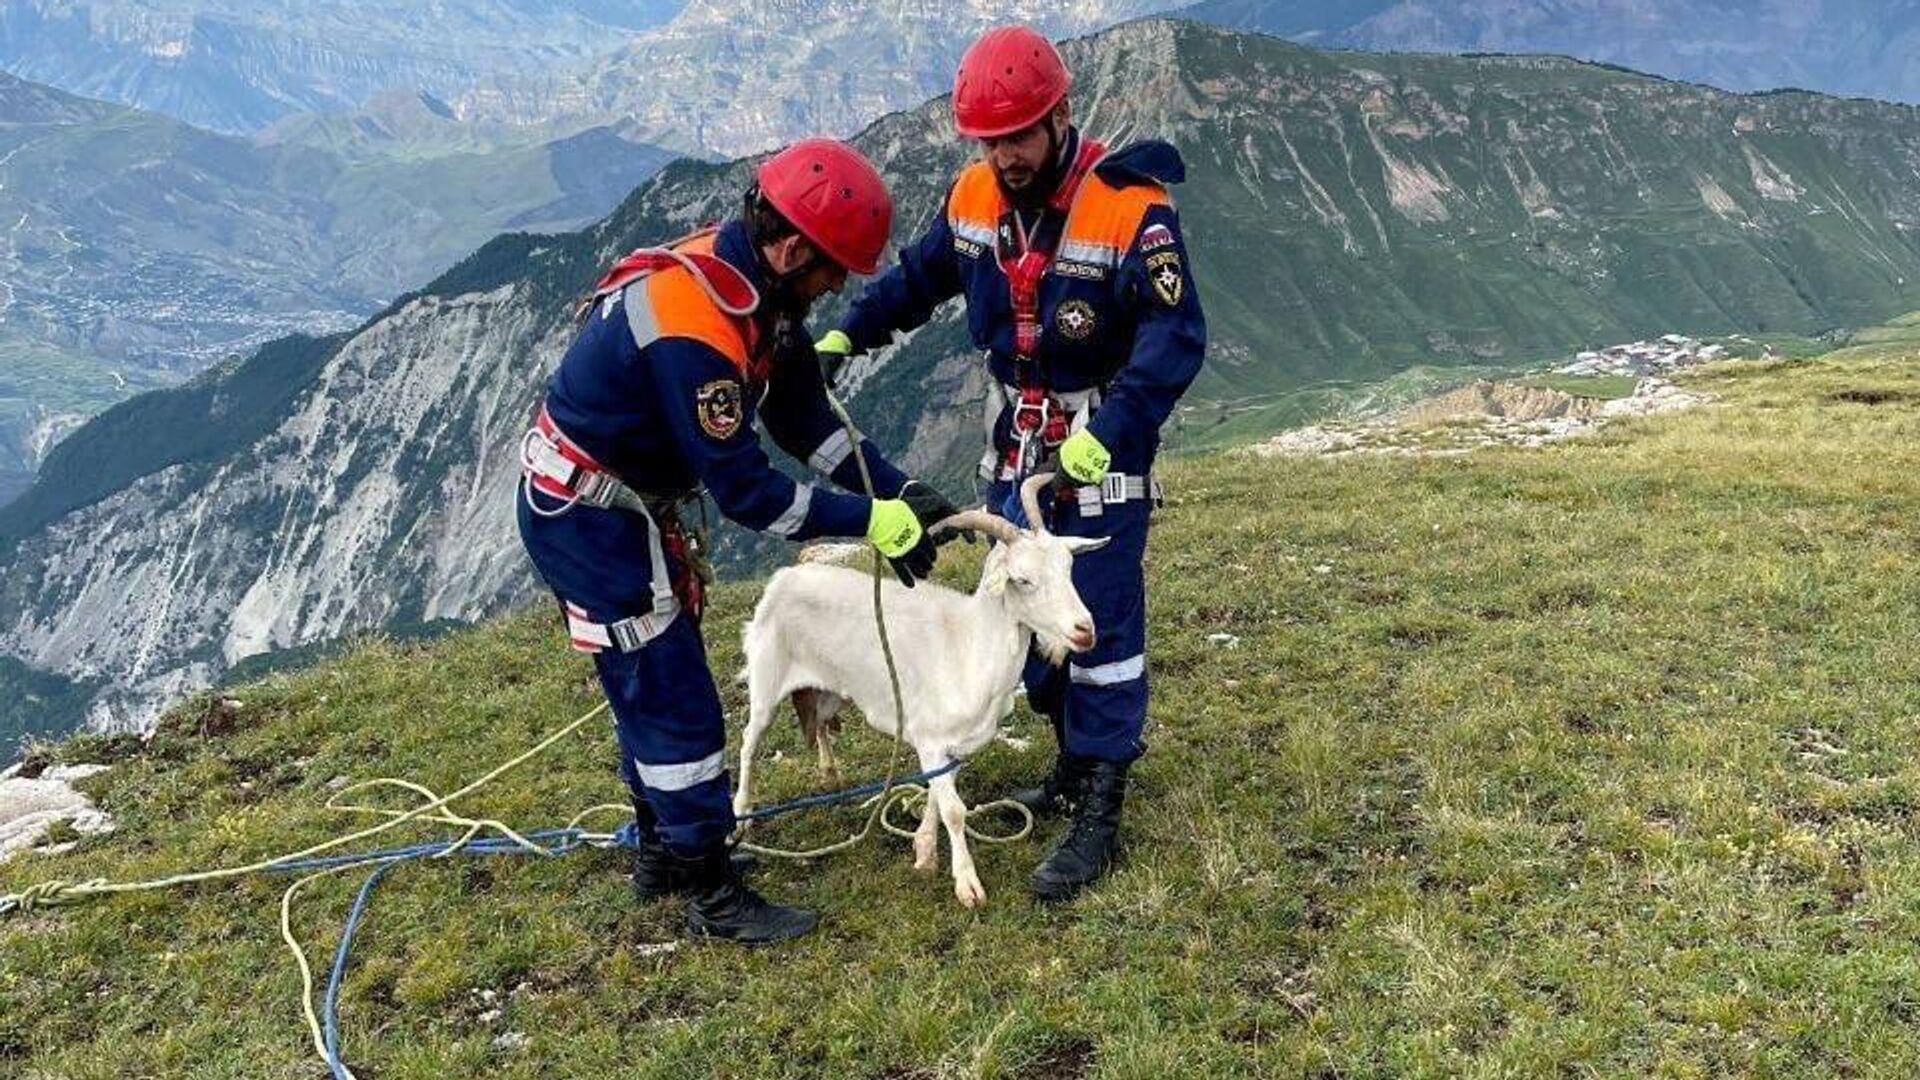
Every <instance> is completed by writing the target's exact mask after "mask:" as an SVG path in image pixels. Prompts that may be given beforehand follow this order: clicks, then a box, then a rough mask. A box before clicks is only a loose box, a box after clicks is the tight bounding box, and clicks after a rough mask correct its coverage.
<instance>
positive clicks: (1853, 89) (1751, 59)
mask: <svg viewBox="0 0 1920 1080" xmlns="http://www.w3.org/2000/svg"><path fill="white" fill-rule="evenodd" d="M1180 13H1181V14H1182V15H1184V16H1187V17H1190V18H1195V19H1200V20H1202V21H1204V22H1211V23H1216V24H1218V25H1221V26H1231V27H1236V28H1240V29H1247V30H1261V31H1265V32H1267V33H1271V34H1281V35H1283V36H1286V37H1291V38H1295V39H1296V40H1300V41H1308V42H1312V43H1313V44H1316V45H1320V46H1338V47H1342V48H1353V49H1368V50H1375V51H1381V52H1386V51H1392V52H1503V53H1559V54H1563V55H1567V56H1577V57H1579V58H1580V59H1582V60H1593V61H1598V62H1603V63H1611V64H1624V65H1626V66H1627V67H1630V68H1634V69H1636V70H1639V71H1650V72H1654V73H1656V74H1660V75H1665V76H1668V77H1669V78H1676V79H1686V80H1688V81H1691V82H1703V83H1708V84H1710V85H1713V86H1720V87H1725V88H1726V89H1729V90H1768V89H1773V88H1776V87H1782V86H1797V87H1803V88H1805V89H1809V90H1819V91H1821V92H1823V93H1829V94H1852V95H1860V96H1864V97H1875V98H1882V99H1886V100H1890V101H1920V67H1916V66H1915V64H1914V63H1913V56H1914V52H1915V49H1916V47H1920V7H1916V6H1915V5H1913V4H1912V3H1910V2H1908V0H1799V2H1797V3H1791V4H1775V3H1759V2H1755V0H1667V2H1665V3H1660V4H1647V3H1641V2H1638V0H1577V2H1572V3H1569V2H1568V0H1497V2H1491V0H1306V2H1302V0H1203V2H1201V3H1198V4H1194V5H1193V6H1191V7H1187V8H1183V9H1182V10H1181V12H1180Z"/></svg>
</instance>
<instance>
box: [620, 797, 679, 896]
mask: <svg viewBox="0 0 1920 1080" xmlns="http://www.w3.org/2000/svg"><path fill="white" fill-rule="evenodd" d="M633 823H634V825H635V827H637V828H638V829H639V832H640V846H639V847H637V848H635V849H634V851H633V873H631V874H630V875H628V878H629V880H631V881H632V882H633V895H634V899H636V900H639V901H640V902H641V903H643V904H645V903H651V902H653V901H655V900H658V899H660V898H661V897H663V896H671V895H673V894H674V893H676V892H679V891H680V883H679V882H677V881H675V880H674V878H673V860H672V859H670V858H669V857H668V856H667V845H665V844H663V843H661V842H660V833H659V830H658V826H659V819H658V818H656V817H654V814H653V807H651V806H648V805H647V800H645V799H643V798H641V797H640V796H638V795H636V796H634V798H633Z"/></svg>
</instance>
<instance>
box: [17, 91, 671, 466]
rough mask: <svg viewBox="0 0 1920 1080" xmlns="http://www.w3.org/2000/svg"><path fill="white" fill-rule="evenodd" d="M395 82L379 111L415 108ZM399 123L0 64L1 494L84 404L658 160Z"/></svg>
mask: <svg viewBox="0 0 1920 1080" xmlns="http://www.w3.org/2000/svg"><path fill="white" fill-rule="evenodd" d="M406 97H407V98H408V99H409V100H408V101H405V102H400V101H396V102H390V103H388V107H387V110H386V113H385V115H386V116H388V117H391V118H393V119H392V121H391V122H392V123H393V124H394V125H395V126H398V125H399V124H400V122H401V118H404V117H409V116H414V115H425V116H427V117H429V118H431V117H432V116H433V115H434V108H433V106H434V103H433V102H432V101H431V99H427V98H424V97H422V96H421V95H419V94H412V95H407V96H406ZM455 127H458V125H455ZM365 130H368V131H378V130H381V129H378V128H369V129H365ZM405 130H407V131H408V133H409V138H408V139H407V140H406V141H405V145H404V146H400V145H399V144H398V143H390V144H389V145H380V146H372V147H367V146H353V147H339V146H326V145H321V144H319V143H318V141H317V140H313V139H307V140H288V141H283V142H277V143H271V144H269V143H261V142H256V141H254V140H251V139H247V138H242V137H238V136H232V135H222V134H217V133H214V132H210V131H205V130H202V129H200V128H196V127H192V126H190V125H187V124H184V123H181V122H180V121H178V120H174V119H172V118H170V117H166V116H162V115H159V114H157V113H149V112H145V111H142V110H139V109H133V108H129V107H127V106H122V105H111V104H107V103H105V102H100V101H93V100H90V99H86V98H80V97H76V96H74V95H71V94H67V93H65V92H63V91H59V90H55V89H52V88H50V87H45V86H40V85H38V84H35V83H31V82H27V81H25V80H22V79H18V78H15V77H13V76H11V75H6V74H4V73H0V502H4V501H5V500H6V499H7V498H8V497H9V496H11V495H13V494H16V493H17V492H18V491H19V490H20V489H21V488H23V487H24V486H25V484H26V483H27V482H29V480H30V479H31V477H32V476H33V473H34V470H35V469H36V467H37V466H38V464H39V462H40V460H42V458H43V457H44V456H45V454H46V453H47V451H48V450H49V449H50V448H51V446H52V445H53V444H54V443H55V442H56V441H57V440H58V438H59V437H60V436H61V435H63V434H64V433H65V432H67V431H68V430H71V428H72V427H73V426H74V425H75V424H77V423H79V422H80V421H81V420H84V419H85V418H86V417H88V416H91V415H93V414H94V413H96V412H98V411H99V410H100V409H101V408H104V407H105V406H107V405H110V404H112V403H114V402H116V401H119V400H122V399H124V398H126V397H128V396H131V395H132V394H133V393H135V392H137V391H139V390H142V389H149V388H154V387H158V386H164V385H171V384H174V383H178V382H179V381H181V380H182V379H185V378H187V377H190V376H192V375H194V374H196V373H198V372H199V371H201V370H203V369H205V368H206V367H208V366H209V365H211V364H213V363H215V362H217V361H219V360H221V359H223V358H225V357H228V356H232V355H244V354H245V353H247V352H250V351H252V350H253V349H254V348H257V347H258V346H259V345H260V344H262V343H263V342H265V341H268V340H271V339H273V338H277V337H281V336H284V335H286V334H288V333H290V332H293V331H296V330H303V331H309V332H325V331H328V330H338V329H344V328H348V327H352V326H354V325H357V324H358V323H359V322H361V321H362V320H363V319H364V318H366V316H367V315H369V314H371V313H372V312H374V311H377V310H378V309H379V307H380V306H381V305H382V304H384V303H386V302H387V301H388V300H390V299H391V298H392V297H393V296H395V295H397V294H398V293H400V292H401V291H403V290H404V289H406V288H408V287H410V286H412V285H416V284H418V283H419V282H421V281H424V280H426V279H428V278H430V277H432V276H434V275H436V274H438V273H440V272H441V271H443V270H445V269H446V268H447V267H449V266H451V265H452V264H453V263H454V262H456V261H458V260H459V259H460V258H461V257H462V256H464V255H465V254H467V253H468V252H471V251H472V250H473V248H475V247H476V246H478V245H479V244H481V243H483V242H485V241H486V240H487V239H488V238H489V237H491V236H493V235H495V234H497V233H499V232H501V231H502V230H506V229H514V228H522V229H567V228H576V227H578V226H579V225H581V224H584V223H586V222H589V221H592V220H594V219H596V218H598V217H600V216H602V215H604V214H605V213H606V212H607V210H608V208H610V207H612V206H614V205H615V204H617V203H618V202H619V200H620V199H621V198H622V197H624V196H625V195H626V194H627V193H628V192H629V191H631V190H632V188H633V186H634V185H635V184H637V183H639V182H640V181H641V180H642V179H644V178H645V177H646V176H647V175H649V174H650V173H651V172H652V171H653V170H654V169H656V168H657V167H659V165H660V164H662V163H663V162H664V161H666V160H667V158H668V157H669V155H668V154H667V153H665V152H664V151H661V150H658V149H655V148H653V147H649V146H646V145H644V144H637V143H633V142H630V141H628V140H627V139H624V138H622V137H620V136H619V135H617V134H615V133H613V132H611V131H608V130H607V129H605V128H594V129H588V130H584V131H580V132H578V133H575V134H572V135H570V136H567V137H565V138H555V139H540V138H532V137H523V138H522V139H521V141H519V142H510V141H505V140H496V141H495V142H493V143H492V144H490V145H486V146H479V145H462V144H460V143H459V142H457V141H455V140H454V139H453V137H452V136H451V135H449V136H448V137H447V138H445V139H443V140H442V141H441V142H439V143H434V142H432V141H430V140H429V139H428V138H427V137H426V135H425V134H424V125H423V124H421V123H415V124H414V125H413V126H412V127H411V128H408V129H405ZM366 141H367V140H364V139H363V142H366Z"/></svg>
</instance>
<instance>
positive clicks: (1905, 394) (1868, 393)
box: [1827, 387, 1920, 405]
mask: <svg viewBox="0 0 1920 1080" xmlns="http://www.w3.org/2000/svg"><path fill="white" fill-rule="evenodd" d="M1827 400H1828V401H1832V402H1838V403H1840V404H1845V405H1892V404H1902V403H1906V402H1912V401H1920V395H1916V394H1914V393H1913V392H1911V391H1908V390H1882V389H1878V388H1874V387H1854V388H1852V389H1847V390H1841V391H1837V392H1835V393H1833V394H1829V395H1828V396H1827Z"/></svg>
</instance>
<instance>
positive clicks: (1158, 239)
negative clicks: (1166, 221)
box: [1140, 221, 1173, 251]
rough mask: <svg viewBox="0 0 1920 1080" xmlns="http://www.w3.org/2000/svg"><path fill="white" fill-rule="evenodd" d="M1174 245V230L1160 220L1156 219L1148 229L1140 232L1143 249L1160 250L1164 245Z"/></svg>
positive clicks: (1141, 248)
mask: <svg viewBox="0 0 1920 1080" xmlns="http://www.w3.org/2000/svg"><path fill="white" fill-rule="evenodd" d="M1172 246H1173V230H1172V229H1169V228H1167V227H1166V226H1165V225H1163V224H1161V223H1160V222H1157V221H1156V222H1154V223H1153V224H1151V225H1149V226H1147V227H1146V230H1145V231H1144V232H1142V233H1141V234H1140V250H1141V251H1158V250H1159V249H1161V248H1163V247H1172Z"/></svg>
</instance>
